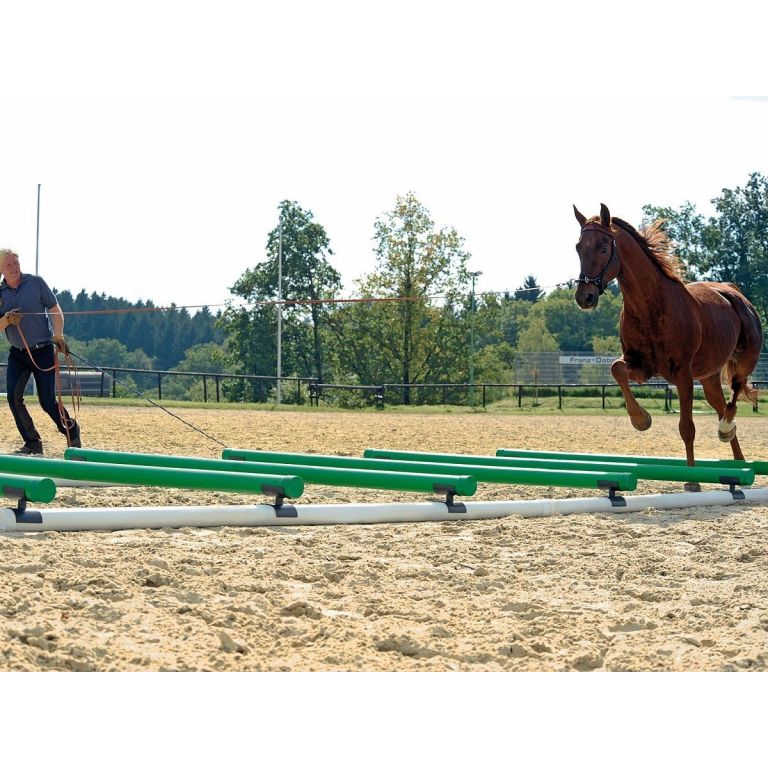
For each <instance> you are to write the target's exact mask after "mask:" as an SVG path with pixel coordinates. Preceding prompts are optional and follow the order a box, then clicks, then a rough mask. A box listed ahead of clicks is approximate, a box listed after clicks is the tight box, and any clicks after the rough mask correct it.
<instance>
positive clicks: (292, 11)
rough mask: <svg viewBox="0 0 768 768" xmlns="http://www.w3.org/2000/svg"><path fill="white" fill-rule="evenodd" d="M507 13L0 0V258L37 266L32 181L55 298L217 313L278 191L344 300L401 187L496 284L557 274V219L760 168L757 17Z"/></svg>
mask: <svg viewBox="0 0 768 768" xmlns="http://www.w3.org/2000/svg"><path fill="white" fill-rule="evenodd" d="M520 6H521V7H518V4H513V3H511V2H496V3H494V2H484V1H483V0H472V1H471V2H469V1H467V2H463V3H457V2H445V1H443V2H418V0H409V1H408V2H400V1H399V0H395V1H393V0H389V1H388V2H387V3H383V2H379V3H370V2H368V3H366V2H362V0H359V1H358V2H336V1H331V0H323V1H319V0H318V1H316V2H286V1H285V0H283V1H281V2H270V3H256V2H249V3H246V2H229V1H228V0H216V2H208V3H203V2H190V1H188V2H183V3H181V2H179V3H176V2H163V1H162V0H152V2H143V1H141V0H140V1H138V2H136V1H135V0H134V1H132V2H122V3H116V2H106V1H105V0H102V1H101V2H77V1H75V2H72V1H69V2H34V0H25V2H6V0H0V9H1V10H0V35H1V39H2V53H3V55H2V62H3V63H2V69H1V70H0V89H1V93H2V98H1V100H0V110H1V117H0V247H4V246H9V247H12V248H14V249H16V250H17V251H19V253H20V255H21V257H22V267H23V269H25V271H30V272H32V271H34V267H35V215H36V205H37V185H38V184H41V185H42V197H41V221H40V262H39V265H40V266H39V271H40V274H42V275H43V276H44V277H45V278H46V280H47V281H48V282H49V284H50V285H51V286H52V287H56V288H57V289H59V290H61V289H64V288H67V289H69V290H71V291H73V292H76V291H78V290H79V289H81V288H84V289H86V290H87V291H88V292H91V291H97V292H99V293H102V292H103V293H107V294H111V295H118V296H122V297H124V298H127V299H130V300H137V299H139V298H142V299H151V300H153V301H154V302H155V303H157V304H161V305H164V304H168V303H170V302H175V303H176V304H177V305H180V306H184V305H199V304H209V305H218V304H223V303H224V302H225V301H226V300H227V299H229V298H231V294H230V293H229V287H230V286H231V285H232V284H233V283H234V281H235V280H236V279H237V277H238V276H239V275H240V274H242V272H243V271H244V270H245V269H246V268H247V267H249V266H252V265H254V264H256V263H257V262H259V261H261V260H262V259H263V258H264V253H265V244H266V237H267V233H268V231H269V230H270V229H272V228H273V227H274V226H275V225H276V223H277V204H278V202H279V201H280V200H281V199H284V198H288V199H292V200H296V201H297V202H298V203H299V204H300V205H301V206H302V207H304V208H306V209H310V210H311V211H313V213H314V214H315V218H316V220H317V221H318V222H319V223H321V224H322V225H323V226H324V227H325V228H326V231H327V232H328V235H329V237H330V239H331V247H332V248H333V250H334V252H335V257H334V259H333V261H332V263H333V264H334V266H335V267H336V268H337V269H338V270H339V271H340V272H341V273H342V275H343V277H344V280H345V286H346V287H345V294H346V293H349V292H350V291H351V289H352V287H353V283H352V281H353V279H355V278H357V277H359V276H361V275H362V274H363V273H364V272H367V271H370V270H372V269H373V267H374V263H375V262H374V259H373V255H372V247H373V241H372V236H373V224H374V221H375V219H376V218H377V217H378V216H381V215H383V214H384V213H385V212H386V211H388V210H390V209H391V208H392V207H393V205H394V202H395V198H396V196H397V195H398V194H405V193H407V192H408V191H413V192H415V194H416V195H417V196H418V197H419V199H420V200H421V202H422V203H423V204H424V205H425V206H426V207H427V208H428V209H429V210H430V211H431V213H432V216H433V218H434V220H435V223H436V224H437V225H438V226H450V227H455V228H456V229H457V230H458V232H459V234H461V235H462V236H463V237H464V238H465V242H466V247H467V249H468V250H469V251H470V252H471V253H472V260H471V262H470V268H471V269H474V270H482V272H483V275H482V277H481V278H480V279H479V281H478V291H484V290H487V291H490V290H505V289H508V290H514V289H515V288H516V287H518V286H519V285H520V284H521V283H522V281H523V279H524V277H525V276H526V275H527V274H529V273H533V274H534V275H535V276H536V277H537V279H538V280H539V283H540V284H541V285H544V286H549V285H552V284H555V283H558V282H562V281H564V280H567V279H568V278H570V277H573V276H575V275H576V273H577V272H578V266H577V261H576V255H575V251H574V243H575V241H576V238H577V235H578V228H577V224H576V222H575V220H574V218H573V214H572V211H571V204H572V203H576V204H577V205H578V207H579V208H580V209H581V210H582V212H583V213H585V214H587V215H591V214H594V213H597V211H598V209H599V204H600V203H601V202H605V203H606V204H607V205H608V206H609V207H610V208H611V211H612V212H613V213H614V214H615V215H617V216H621V217H622V218H625V219H628V220H629V221H632V222H634V223H639V220H640V216H641V206H642V205H643V204H644V203H654V204H658V205H672V206H678V205H680V204H681V203H682V202H683V201H685V200H686V199H690V200H692V201H694V202H695V203H696V204H697V206H698V207H699V209H700V210H702V211H703V212H708V211H709V207H708V202H709V200H710V199H711V198H713V197H715V196H717V195H719V194H720V192H721V190H722V188H724V187H730V188H733V187H735V186H741V185H743V184H744V183H746V181H747V177H748V174H749V173H750V172H752V171H759V172H761V173H768V154H767V153H768V138H767V137H768V84H766V77H765V76H766V73H767V72H768V66H767V65H766V55H765V49H764V41H765V30H766V21H768V10H766V9H768V5H767V4H766V3H765V2H740V1H739V0H736V1H735V2H734V0H731V1H730V2H729V3H727V4H723V3H710V2H679V3H673V2H668V1H667V2H658V1H657V0H644V1H643V2H638V3H621V2H617V1H616V0H615V1H614V2H605V3H601V2H594V1H593V0H575V1H574V2H570V3H554V2H538V3H525V4H520ZM745 96H746V97H751V98H747V99H743V98H742V99H737V98H733V97H745Z"/></svg>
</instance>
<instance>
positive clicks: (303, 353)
mask: <svg viewBox="0 0 768 768" xmlns="http://www.w3.org/2000/svg"><path fill="white" fill-rule="evenodd" d="M278 209H279V214H280V223H278V226H277V227H275V228H274V229H273V230H272V231H271V232H270V233H269V235H268V237H267V249H266V250H267V258H266V261H264V262H262V263H261V264H257V265H256V266H255V267H252V268H249V269H247V270H246V271H245V272H244V273H243V275H241V276H240V278H239V279H238V280H237V282H236V283H235V285H234V286H233V287H232V289H231V291H232V293H233V294H234V295H235V296H239V297H240V298H242V299H245V300H246V301H247V302H252V303H255V302H275V301H276V300H277V298H278V291H279V287H278V282H280V281H279V274H278V272H279V253H280V251H281V250H282V281H281V286H282V298H283V301H284V302H286V303H284V304H283V305H281V306H282V309H281V311H282V328H281V332H282V334H284V342H285V349H284V350H282V348H281V352H284V353H285V354H284V355H283V361H284V366H283V371H284V372H285V371H298V372H299V373H300V375H303V376H315V377H316V378H318V379H320V380H322V379H323V374H324V370H323V338H324V336H323V333H322V328H323V325H324V324H325V321H326V318H327V315H328V312H329V310H328V304H327V303H325V300H327V299H330V298H333V297H334V296H336V295H337V294H338V292H339V291H340V289H341V276H340V275H339V273H338V272H337V271H336V269H334V268H333V267H332V266H331V265H330V263H329V257H330V256H332V255H333V251H332V250H331V248H330V241H329V239H328V236H327V234H326V232H325V229H324V228H323V227H322V225H320V224H318V223H317V222H315V221H314V216H313V214H312V212H311V211H305V210H304V209H303V208H301V206H299V204H298V203H296V202H292V201H288V200H283V201H282V202H281V203H280V205H279V206H278ZM281 240H282V247H281ZM294 302H295V303H294ZM244 312H245V313H246V316H243V313H244ZM248 314H250V317H251V320H252V321H253V322H252V327H250V328H249V325H248V323H247V322H242V320H243V319H246V320H247V315H248ZM269 314H271V315H273V316H275V317H276V316H277V310H276V305H274V306H272V307H270V308H269ZM269 324H274V325H275V333H276V321H271V320H270V319H269V318H268V317H267V312H266V311H265V309H264V307H263V306H257V307H255V308H254V309H252V310H250V311H248V310H237V309H231V310H230V311H227V312H225V318H224V327H225V328H226V329H227V332H228V335H229V336H230V338H231V340H232V342H233V343H232V349H233V353H234V354H235V356H236V357H238V359H239V360H240V361H241V362H242V364H243V365H244V366H247V365H252V364H253V363H254V362H255V360H254V357H255V356H254V354H253V350H252V349H250V348H252V347H255V346H257V345H262V344H264V343H265V338H266V337H265V336H264V335H263V334H264V332H265V331H266V330H267V327H266V326H268V325H269ZM275 344H276V342H275ZM266 346H269V343H267V344H266ZM249 349H250V351H247V350H249ZM269 357H270V359H271V360H272V361H274V360H275V359H276V350H275V353H274V354H271V355H269ZM269 368H270V369H271V370H269V373H268V372H267V369H266V368H264V366H263V365H262V364H260V365H259V367H258V368H257V369H256V370H258V372H260V373H263V374H265V375H269V374H270V373H272V372H273V371H275V365H274V363H271V364H270V366H269Z"/></svg>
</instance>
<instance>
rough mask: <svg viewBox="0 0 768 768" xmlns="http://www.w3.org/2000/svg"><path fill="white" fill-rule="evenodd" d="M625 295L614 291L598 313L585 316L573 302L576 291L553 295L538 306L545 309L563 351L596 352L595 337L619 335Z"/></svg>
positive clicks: (561, 290)
mask: <svg viewBox="0 0 768 768" xmlns="http://www.w3.org/2000/svg"><path fill="white" fill-rule="evenodd" d="M622 303H623V302H622V299H621V294H619V293H618V291H617V290H616V289H615V288H613V287H611V288H609V289H608V290H606V292H605V294H604V295H603V296H602V297H601V299H600V303H599V304H598V305H597V309H595V310H593V311H592V312H584V311H583V310H581V309H579V306H578V305H577V304H576V302H575V301H574V298H573V291H570V290H566V289H560V290H557V291H553V292H552V293H551V294H549V295H548V296H547V297H546V299H544V300H543V301H540V302H539V303H538V304H536V307H537V308H541V312H542V314H543V316H544V318H545V322H546V327H547V328H548V330H549V331H550V332H551V333H552V334H553V336H554V337H555V339H556V340H557V345H558V347H559V348H560V349H562V350H567V351H570V352H590V351H592V339H593V337H594V336H610V335H616V334H617V332H618V327H619V314H620V313H621V307H622Z"/></svg>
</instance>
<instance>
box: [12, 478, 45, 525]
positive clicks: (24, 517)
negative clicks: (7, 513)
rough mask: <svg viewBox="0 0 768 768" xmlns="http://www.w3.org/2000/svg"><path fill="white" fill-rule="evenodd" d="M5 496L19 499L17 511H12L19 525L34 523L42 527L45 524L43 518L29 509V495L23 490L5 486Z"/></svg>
mask: <svg viewBox="0 0 768 768" xmlns="http://www.w3.org/2000/svg"><path fill="white" fill-rule="evenodd" d="M2 492H3V495H4V496H8V497H9V498H12V499H18V501H17V503H16V509H11V512H13V515H14V517H15V518H16V522H17V523H34V524H36V525H40V524H42V522H43V516H42V515H41V514H40V513H39V512H37V511H35V510H31V509H27V501H29V499H27V494H26V493H24V489H23V488H17V487H16V486H14V485H4V486H3V487H2Z"/></svg>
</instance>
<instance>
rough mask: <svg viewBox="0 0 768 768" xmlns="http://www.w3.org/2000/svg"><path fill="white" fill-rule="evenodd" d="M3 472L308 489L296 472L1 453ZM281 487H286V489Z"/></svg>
mask: <svg viewBox="0 0 768 768" xmlns="http://www.w3.org/2000/svg"><path fill="white" fill-rule="evenodd" d="M0 472H9V473H13V474H19V475H46V476H47V477H51V478H57V477H58V478H64V479H67V480H82V481H84V482H96V483H120V484H123V485H152V486H162V487H166V488H194V489H201V490H209V491H230V492H232V493H259V494H261V493H263V494H266V495H268V496H272V495H275V494H276V493H278V492H282V493H283V494H284V495H285V496H287V497H288V498H290V499H296V498H298V497H299V496H301V494H302V493H303V492H304V482H303V481H302V479H301V478H300V477H298V476H297V475H296V474H295V473H294V474H291V475H286V476H278V475H273V474H270V473H268V472H267V471H266V470H265V471H262V472H261V473H259V474H256V473H252V474H250V475H245V474H243V475H235V474H233V473H232V472H215V471H210V470H209V471H202V470H199V469H176V468H172V467H139V466H127V465H125V464H97V463H90V462H80V461H64V460H62V459H43V458H31V457H25V456H0ZM278 489H282V491H279V490H278Z"/></svg>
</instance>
